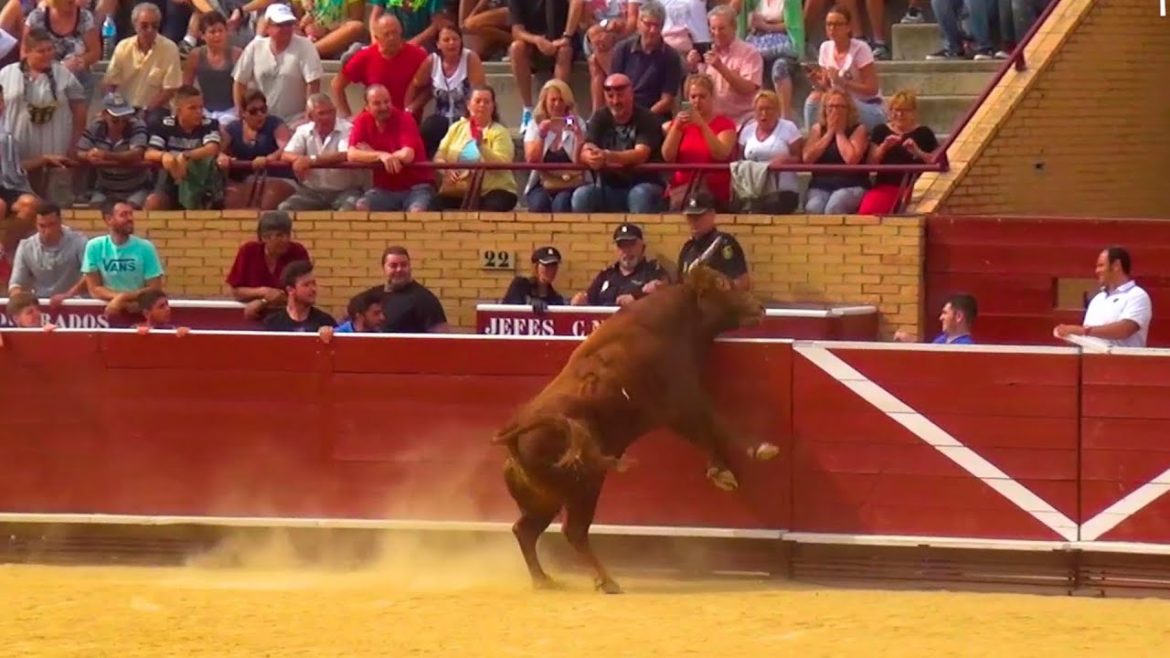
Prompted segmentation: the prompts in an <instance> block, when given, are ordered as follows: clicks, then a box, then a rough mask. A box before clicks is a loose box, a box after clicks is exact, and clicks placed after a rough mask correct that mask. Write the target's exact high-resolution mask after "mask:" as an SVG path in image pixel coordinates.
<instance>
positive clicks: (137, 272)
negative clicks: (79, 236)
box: [81, 200, 164, 316]
mask: <svg viewBox="0 0 1170 658" xmlns="http://www.w3.org/2000/svg"><path fill="white" fill-rule="evenodd" d="M102 219H104V220H105V222H106V226H107V227H108V228H109V234H107V235H103V236H100V237H96V238H93V239H92V240H90V241H89V242H88V243H86V245H85V255H84V256H83V257H82V259H81V273H82V274H83V275H84V276H85V285H86V288H87V289H88V290H89V296H90V297H93V298H94V299H101V300H104V301H106V302H108V303H107V304H106V315H109V316H113V315H117V314H118V313H122V312H134V311H135V310H136V306H137V302H138V297H139V296H140V295H141V294H142V293H144V292H146V291H147V290H162V287H163V273H164V272H163V267H162V263H161V262H160V261H159V258H158V250H156V249H155V247H154V244H152V243H151V242H150V241H149V240H144V239H142V238H140V237H138V236H136V235H134V207H133V206H131V205H130V204H129V203H126V202H125V201H114V200H108V201H106V202H105V203H104V204H102Z"/></svg>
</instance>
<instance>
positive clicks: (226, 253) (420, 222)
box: [66, 211, 923, 335]
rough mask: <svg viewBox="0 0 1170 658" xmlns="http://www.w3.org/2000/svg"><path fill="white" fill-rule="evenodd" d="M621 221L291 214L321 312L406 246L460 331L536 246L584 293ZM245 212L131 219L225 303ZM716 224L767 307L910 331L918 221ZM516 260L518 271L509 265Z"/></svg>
mask: <svg viewBox="0 0 1170 658" xmlns="http://www.w3.org/2000/svg"><path fill="white" fill-rule="evenodd" d="M66 214H67V219H66V223H67V224H68V225H70V226H72V227H74V228H78V229H81V230H83V231H85V232H87V233H88V234H90V235H95V234H97V233H99V232H101V231H102V230H103V228H102V221H101V218H100V215H99V214H98V213H97V212H96V211H75V212H72V213H68V212H67V213H66ZM628 217H629V220H630V221H634V222H636V223H638V224H640V225H641V226H642V227H643V229H644V230H645V232H646V239H647V244H648V249H649V251H650V253H651V254H652V255H655V256H657V257H659V258H661V259H663V260H666V261H669V262H670V264H671V266H672V267H673V264H674V260H675V258H676V257H677V255H678V251H679V249H680V248H681V247H682V244H683V242H684V241H685V240H686V227H685V224H684V220H683V219H682V218H681V217H680V216H671V215H630V216H628ZM621 220H622V216H620V215H593V216H585V215H535V214H525V213H517V214H513V213H500V214H495V213H460V212H448V213H442V214H440V213H415V214H411V215H403V214H400V213H375V214H373V215H372V216H371V215H369V214H367V213H311V212H304V213H299V214H298V215H297V217H296V219H295V221H294V224H293V231H294V239H296V240H298V241H300V242H302V243H304V244H305V246H306V247H307V248H308V249H309V253H310V255H311V256H312V257H313V261H314V263H315V264H316V272H317V274H318V281H319V286H320V296H321V297H320V305H321V306H322V307H324V308H325V309H327V310H329V311H330V312H332V313H335V314H338V315H340V314H341V312H342V311H343V310H344V308H345V304H346V302H347V301H348V300H349V298H350V297H351V296H352V295H353V294H354V293H356V292H358V291H359V290H361V289H363V288H366V287H368V286H370V285H374V284H376V283H377V282H379V281H380V280H382V274H381V267H380V262H379V258H380V257H381V254H382V250H383V249H384V248H385V247H386V246H387V245H388V244H391V243H400V244H403V245H405V246H406V247H407V248H408V249H409V250H410V252H411V257H412V259H413V261H414V269H415V276H416V278H417V279H418V280H419V281H421V282H422V283H424V284H425V285H427V286H428V287H430V288H431V289H432V290H434V291H435V293H436V294H437V295H438V296H439V298H440V300H442V302H443V305H444V307H445V308H446V310H447V314H448V316H449V317H450V318H451V319H452V321H453V322H455V323H456V324H457V325H458V326H460V327H462V328H465V329H467V330H473V328H474V324H475V323H474V318H475V304H476V303H477V302H483V301H498V300H499V298H500V297H501V296H502V295H503V293H504V290H505V289H506V288H507V285H508V283H509V282H510V281H511V278H512V276H514V274H515V272H518V271H519V272H525V273H527V272H528V271H529V268H530V265H529V263H528V258H529V256H530V255H531V253H532V250H533V249H534V248H535V247H536V246H539V245H543V244H554V245H556V246H557V248H559V249H560V250H561V252H562V254H563V255H564V257H565V260H566V262H565V264H564V265H563V266H562V272H561V274H560V276H559V278H558V280H557V284H556V285H557V289H558V290H560V291H561V292H563V293H565V294H566V297H567V296H569V295H571V294H572V293H573V292H575V291H578V290H584V289H585V288H586V287H587V286H588V284H589V282H590V281H592V278H593V276H594V275H595V274H596V273H597V271H598V270H600V269H601V268H603V267H605V266H607V265H608V264H610V263H611V262H613V260H614V259H615V257H616V255H615V251H614V247H613V243H612V241H611V236H612V233H613V229H614V227H615V226H617V224H618V223H619V222H620V221H621ZM255 224H256V213H255V212H253V211H225V212H223V213H218V212H206V211H205V212H187V213H182V212H155V213H149V214H148V213H140V214H139V216H138V218H137V221H136V225H135V230H136V232H137V234H138V235H140V236H142V237H146V238H148V239H150V240H152V241H154V242H155V244H156V245H157V246H158V248H159V251H160V254H161V255H162V258H163V264H164V266H165V267H166V269H167V289H168V290H169V291H172V292H173V293H175V294H181V295H182V296H184V297H191V298H199V297H223V296H226V295H227V294H228V289H227V287H226V286H225V284H224V282H223V279H224V276H225V275H226V272H227V269H228V268H229V267H230V266H231V262H232V258H233V257H234V256H235V253H236V249H237V247H238V246H239V244H240V243H241V242H242V241H244V240H248V239H252V238H254V235H255ZM720 224H721V225H723V226H724V228H725V230H727V231H728V232H730V233H732V234H733V235H735V236H736V238H738V239H739V240H740V242H741V243H742V244H743V247H744V249H745V251H746V252H747V256H748V265H749V267H750V268H751V272H752V277H753V279H754V282H755V286H756V289H757V291H758V293H759V295H760V297H761V299H764V300H765V301H772V302H833V303H870V304H876V305H878V307H879V308H880V309H881V312H882V330H883V332H884V333H885V334H887V335H889V334H892V333H893V332H894V331H896V330H899V329H902V330H906V331H914V329H915V327H916V326H917V322H918V314H919V305H920V297H921V283H922V282H921V262H922V256H923V228H922V220H921V218H918V217H898V218H878V217H833V216H799V215H797V216H786V217H774V218H773V217H761V216H751V215H740V216H730V215H728V216H723V217H721V218H720ZM484 250H494V251H506V252H509V253H510V254H511V256H512V260H513V263H514V266H513V269H511V270H507V271H499V270H486V269H484V268H483V256H482V252H483V251H484ZM516 264H518V267H517V265H516Z"/></svg>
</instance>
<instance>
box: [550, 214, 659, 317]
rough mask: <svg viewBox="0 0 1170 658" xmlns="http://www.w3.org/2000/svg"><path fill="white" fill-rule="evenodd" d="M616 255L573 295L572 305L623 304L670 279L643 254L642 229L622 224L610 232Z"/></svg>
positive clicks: (634, 225) (644, 249)
mask: <svg viewBox="0 0 1170 658" xmlns="http://www.w3.org/2000/svg"><path fill="white" fill-rule="evenodd" d="M613 241H614V244H616V245H617V248H618V259H617V262H615V263H614V264H613V265H610V266H609V267H607V268H605V269H604V270H601V272H598V274H597V276H596V277H595V278H594V279H593V284H592V285H590V286H589V290H588V291H587V292H579V293H577V294H576V295H574V296H573V304H574V305H576V306H583V305H589V306H625V305H626V304H629V303H631V302H633V301H634V300H637V299H641V298H643V297H645V296H646V295H649V294H650V293H652V292H654V290H656V289H657V288H658V287H659V286H661V285H665V284H667V283H669V282H670V274H669V273H668V272H667V271H666V269H665V268H663V267H662V265H661V264H660V263H659V262H658V261H657V260H654V259H649V260H648V259H647V258H646V243H645V241H644V240H643V238H642V229H641V228H640V227H639V226H638V225H636V224H629V223H626V224H622V225H621V226H618V227H617V229H616V230H615V231H614V232H613Z"/></svg>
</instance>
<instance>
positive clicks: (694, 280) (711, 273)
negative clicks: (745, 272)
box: [684, 263, 731, 293]
mask: <svg viewBox="0 0 1170 658" xmlns="http://www.w3.org/2000/svg"><path fill="white" fill-rule="evenodd" d="M684 282H685V283H686V284H687V285H688V286H690V287H691V288H693V289H694V290H695V291H697V292H699V293H704V292H710V291H714V290H727V289H728V288H730V287H731V282H730V281H728V280H727V277H725V276H723V275H722V274H720V273H719V272H716V271H715V270H713V269H711V268H710V267H708V266H706V265H704V264H702V263H700V264H698V265H695V266H694V267H692V268H691V269H690V270H689V271H688V272H687V273H686V277H685V278H684Z"/></svg>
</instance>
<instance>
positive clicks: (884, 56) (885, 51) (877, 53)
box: [872, 41, 890, 60]
mask: <svg viewBox="0 0 1170 658" xmlns="http://www.w3.org/2000/svg"><path fill="white" fill-rule="evenodd" d="M872 49H873V58H874V59H878V60H888V59H889V58H890V47H889V46H887V45H886V44H885V42H884V41H875V42H873V46H872Z"/></svg>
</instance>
